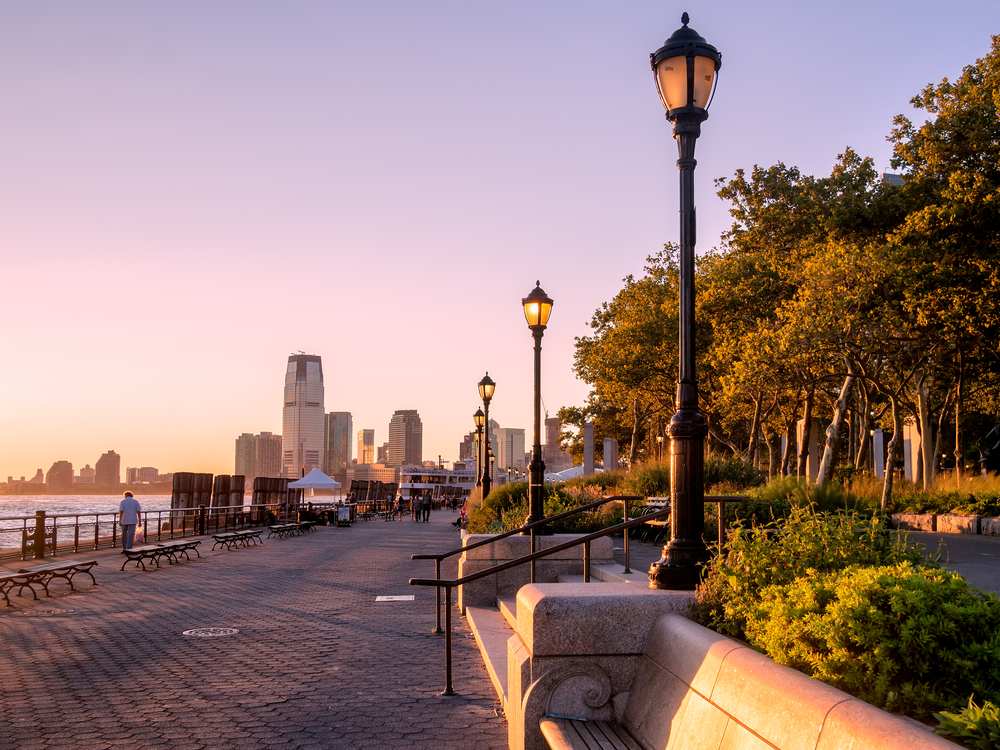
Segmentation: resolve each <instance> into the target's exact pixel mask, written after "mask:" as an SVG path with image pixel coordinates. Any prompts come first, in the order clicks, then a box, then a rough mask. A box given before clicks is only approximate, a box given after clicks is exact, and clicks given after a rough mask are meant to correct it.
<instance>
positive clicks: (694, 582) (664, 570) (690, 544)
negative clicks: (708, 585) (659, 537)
mask: <svg viewBox="0 0 1000 750" xmlns="http://www.w3.org/2000/svg"><path fill="white" fill-rule="evenodd" d="M709 558H710V554H709V551H708V548H707V547H706V546H705V544H704V542H694V541H690V540H674V541H671V542H670V543H669V544H668V545H667V546H666V547H664V548H663V557H661V558H660V559H659V560H657V561H656V562H654V563H653V564H652V565H650V566H649V587H650V588H651V589H662V590H666V591H694V589H695V588H697V586H698V584H699V583H700V582H701V575H702V572H703V570H704V569H705V566H706V565H707V564H708V561H709Z"/></svg>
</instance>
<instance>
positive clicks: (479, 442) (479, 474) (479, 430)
mask: <svg viewBox="0 0 1000 750" xmlns="http://www.w3.org/2000/svg"><path fill="white" fill-rule="evenodd" d="M484 418H485V415H484V414H483V410H482V409H476V413H475V414H473V415H472V421H473V422H474V423H475V425H476V487H482V486H483V419H484Z"/></svg>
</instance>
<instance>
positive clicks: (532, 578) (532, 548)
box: [531, 529, 535, 583]
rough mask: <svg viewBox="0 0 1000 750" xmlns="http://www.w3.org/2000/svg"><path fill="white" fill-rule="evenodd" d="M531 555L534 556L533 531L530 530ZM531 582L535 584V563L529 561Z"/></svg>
mask: <svg viewBox="0 0 1000 750" xmlns="http://www.w3.org/2000/svg"><path fill="white" fill-rule="evenodd" d="M531 554H535V530H534V529H532V530H531ZM531 582H532V583H534V582H535V561H534V560H532V561H531Z"/></svg>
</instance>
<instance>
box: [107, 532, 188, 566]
mask: <svg viewBox="0 0 1000 750" xmlns="http://www.w3.org/2000/svg"><path fill="white" fill-rule="evenodd" d="M199 544H201V540H194V541H190V540H185V539H181V540H178V541H176V542H163V543H161V544H147V545H144V546H142V547H133V548H132V549H123V550H122V554H123V555H125V561H124V562H123V563H122V567H121V569H122V570H125V565H126V564H128V563H130V562H134V563H135V564H136V566H137V567H138V566H140V565H141V566H142V569H143V570H145V569H146V561H147V560H150V561H152V562H155V563H156V567H160V558H163V557H165V558H167V562H168V563H170V564H171V565H173V564H174V563H175V562H179V561H180V556H181V555H184V557H185V558H186V559H188V560H190V559H191V555H189V554H188V553H189V552H191V551H192V550H193V551H194V553H195V554H196V555H198V557H201V553H200V552H198V545H199Z"/></svg>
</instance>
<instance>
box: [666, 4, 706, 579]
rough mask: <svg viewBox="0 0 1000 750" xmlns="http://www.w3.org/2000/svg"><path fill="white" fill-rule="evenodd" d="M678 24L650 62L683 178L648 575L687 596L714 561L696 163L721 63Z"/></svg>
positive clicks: (690, 31) (684, 25) (684, 24)
mask: <svg viewBox="0 0 1000 750" xmlns="http://www.w3.org/2000/svg"><path fill="white" fill-rule="evenodd" d="M688 21H689V17H688V14H687V13H685V14H684V15H682V16H681V24H682V26H681V28H679V29H677V31H675V32H674V33H673V34H671V35H670V38H669V39H667V41H666V42H665V43H664V45H663V46H662V47H660V49H658V50H657V51H656V52H654V53H653V54H651V55H650V56H649V64H650V67H651V68H652V69H653V78H654V80H655V82H656V88H657V91H658V92H659V94H660V101H661V102H662V103H663V108H664V109H665V110H666V113H667V119H668V120H669V121H670V122H671V123H673V126H674V133H673V135H674V139H675V140H676V141H677V152H678V157H679V158H678V159H677V168H678V170H679V171H680V188H681V189H680V213H681V228H680V229H681V231H680V317H679V325H680V336H679V344H680V357H679V359H680V368H679V369H680V372H679V374H678V378H677V412H676V413H675V414H674V415H673V417H671V419H670V425H669V427H668V428H667V433H668V434H669V436H670V542H669V543H668V544H667V546H666V547H664V548H663V557H661V558H660V559H659V560H658V561H656V562H654V563H653V564H652V565H651V566H650V568H649V586H650V588H654V589H686V590H690V589H693V588H695V586H697V585H698V581H699V580H700V578H701V569H702V565H703V564H704V563H706V562H708V559H709V553H708V548H707V547H706V545H705V541H704V539H703V538H702V537H703V533H704V529H705V519H704V515H703V514H704V503H705V486H704V485H705V453H704V442H705V436H706V435H707V434H708V427H707V425H706V424H705V418H704V417H703V416H702V414H701V412H700V411H699V409H698V381H697V378H696V376H695V364H694V363H695V353H694V328H695V326H694V245H695V208H694V168H695V166H696V164H697V162H696V161H695V159H694V147H695V142H696V141H697V140H698V136H699V135H701V123H703V122H704V121H705V120H707V119H708V106H709V104H710V103H711V101H712V96H713V94H714V86H715V82H716V73H717V72H718V70H719V68H720V67H722V55H720V54H719V51H718V50H717V49H716V48H715V47H713V46H712V45H711V44H709V43H708V42H706V41H705V40H704V39H703V38H702V37H701V36H699V34H698V32H696V31H695V30H694V29H690V28H688Z"/></svg>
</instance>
